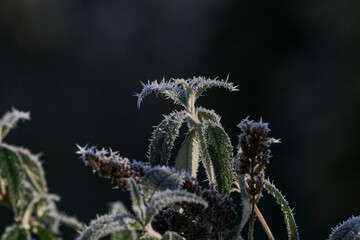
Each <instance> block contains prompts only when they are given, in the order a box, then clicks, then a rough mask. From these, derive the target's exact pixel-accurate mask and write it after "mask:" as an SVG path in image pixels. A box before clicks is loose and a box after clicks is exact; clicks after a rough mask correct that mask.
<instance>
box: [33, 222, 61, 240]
mask: <svg viewBox="0 0 360 240" xmlns="http://www.w3.org/2000/svg"><path fill="white" fill-rule="evenodd" d="M36 229H37V236H38V238H39V240H58V238H57V237H55V235H54V234H52V233H51V232H50V231H49V229H47V228H46V227H45V226H42V225H37V226H36Z"/></svg>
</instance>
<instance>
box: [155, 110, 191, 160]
mask: <svg viewBox="0 0 360 240" xmlns="http://www.w3.org/2000/svg"><path fill="white" fill-rule="evenodd" d="M164 117H165V118H164V120H162V121H161V123H160V124H159V125H158V126H157V127H156V129H155V130H154V132H153V134H152V138H151V142H150V145H149V151H148V155H149V161H150V164H151V166H156V165H165V166H166V165H168V160H169V158H170V155H171V149H172V148H173V146H174V142H175V140H176V138H177V137H178V136H179V129H180V127H181V125H182V123H183V122H184V120H185V118H186V112H185V111H180V112H176V111H175V112H172V113H171V114H170V115H166V116H164Z"/></svg>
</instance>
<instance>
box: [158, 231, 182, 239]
mask: <svg viewBox="0 0 360 240" xmlns="http://www.w3.org/2000/svg"><path fill="white" fill-rule="evenodd" d="M184 239H185V238H183V237H181V236H180V235H179V234H177V233H176V232H166V233H165V234H164V236H163V238H162V239H161V240H184Z"/></svg>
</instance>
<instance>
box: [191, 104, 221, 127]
mask: <svg viewBox="0 0 360 240" xmlns="http://www.w3.org/2000/svg"><path fill="white" fill-rule="evenodd" d="M196 113H197V116H198V118H199V120H200V121H202V122H203V121H205V120H210V121H213V122H214V123H217V124H220V119H221V117H220V116H219V115H217V114H216V113H215V111H214V110H209V109H206V108H202V107H198V108H196Z"/></svg>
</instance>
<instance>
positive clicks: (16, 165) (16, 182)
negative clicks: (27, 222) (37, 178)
mask: <svg viewBox="0 0 360 240" xmlns="http://www.w3.org/2000/svg"><path fill="white" fill-rule="evenodd" d="M0 176H1V178H3V179H4V181H5V185H6V187H7V191H8V196H9V199H10V203H11V205H12V207H13V210H14V213H15V218H16V219H17V220H19V219H20V218H21V216H22V214H23V211H24V180H25V174H24V169H23V166H22V162H21V160H20V159H19V157H18V155H17V154H16V153H14V152H13V151H11V150H10V149H8V148H6V147H3V146H0Z"/></svg>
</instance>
